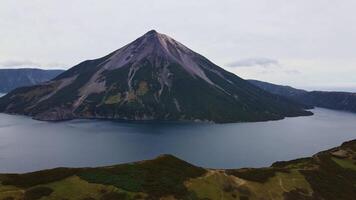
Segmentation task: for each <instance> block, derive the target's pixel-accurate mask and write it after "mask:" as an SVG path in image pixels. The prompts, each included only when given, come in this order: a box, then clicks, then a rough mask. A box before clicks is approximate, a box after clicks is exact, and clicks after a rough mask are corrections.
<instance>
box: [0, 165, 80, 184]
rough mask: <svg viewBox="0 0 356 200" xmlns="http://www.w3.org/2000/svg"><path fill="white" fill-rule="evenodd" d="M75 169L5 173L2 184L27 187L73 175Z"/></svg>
mask: <svg viewBox="0 0 356 200" xmlns="http://www.w3.org/2000/svg"><path fill="white" fill-rule="evenodd" d="M77 171H78V169H69V168H56V169H50V170H43V171H38V172H31V173H26V174H7V175H5V176H4V177H3V181H2V184H3V185H14V186H17V187H24V188H28V187H32V186H36V185H40V184H46V183H51V182H55V181H58V180H62V179H64V178H67V177H69V176H72V175H74V174H75V173H76V172H77Z"/></svg>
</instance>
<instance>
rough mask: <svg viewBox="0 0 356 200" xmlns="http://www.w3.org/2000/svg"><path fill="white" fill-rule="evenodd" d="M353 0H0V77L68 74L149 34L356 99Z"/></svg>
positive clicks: (245, 73)
mask: <svg viewBox="0 0 356 200" xmlns="http://www.w3.org/2000/svg"><path fill="white" fill-rule="evenodd" d="M355 8H356V1H355V0H294V1H288V0H224V1H221V0H215V1H213V0H179V1H178V0H174V1H173V0H151V1H145V0H141V1H137V0H136V1H135V0H130V1H128V0H126V1H119V0H56V1H55V0H31V1H28V0H1V2H0V68H16V67H28V66H39V67H42V68H65V69H67V68H70V67H72V66H73V65H75V64H77V63H79V62H81V61H83V60H86V59H93V58H97V57H101V56H104V55H106V54H108V53H110V52H112V51H114V50H116V49H118V48H120V47H122V46H123V45H125V44H127V43H129V42H131V41H132V40H134V39H136V38H137V37H139V36H141V35H143V34H144V33H145V32H147V31H149V30H150V29H155V30H157V31H158V32H161V33H165V34H167V35H170V36H171V37H173V38H175V39H176V40H178V41H180V42H182V43H183V44H185V45H186V46H188V47H189V48H191V49H193V50H194V51H196V52H198V53H200V54H202V55H204V56H206V57H207V58H209V59H210V60H211V61H213V62H214V63H216V64H218V65H219V66H221V67H223V68H225V69H226V70H229V71H232V72H234V73H235V74H237V75H239V76H241V77H242V78H252V79H259V80H265V81H270V82H273V83H279V84H288V85H292V86H295V87H300V88H306V89H343V90H355V91H356V14H355Z"/></svg>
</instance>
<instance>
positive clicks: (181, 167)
mask: <svg viewBox="0 0 356 200" xmlns="http://www.w3.org/2000/svg"><path fill="white" fill-rule="evenodd" d="M204 173H205V170H204V169H202V168H199V167H195V166H193V165H191V164H189V163H187V162H184V161H182V160H179V159H177V158H175V157H173V156H163V157H159V158H157V159H155V160H151V161H144V162H142V163H136V164H124V165H118V166H113V167H110V168H100V169H92V170H87V171H85V172H83V173H80V174H79V176H80V177H81V178H82V179H84V180H86V181H88V182H92V183H100V184H106V185H114V186H116V187H118V188H122V189H125V190H128V191H132V192H145V193H147V194H149V195H150V196H152V197H161V196H165V195H170V194H171V195H175V196H177V197H182V196H184V195H186V194H187V193H188V191H187V190H186V188H185V186H184V184H183V183H184V181H186V180H187V179H189V178H194V177H199V176H201V175H202V174H204Z"/></svg>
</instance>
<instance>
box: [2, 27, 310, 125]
mask: <svg viewBox="0 0 356 200" xmlns="http://www.w3.org/2000/svg"><path fill="white" fill-rule="evenodd" d="M303 108H304V107H303V106H301V105H299V104H295V103H293V102H291V101H289V100H287V99H285V98H283V97H280V96H277V95H272V94H270V93H268V92H265V91H263V90H261V89H259V88H257V87H255V86H253V85H252V84H250V83H248V82H247V81H245V80H243V79H241V78H239V77H238V76H236V75H234V74H232V73H230V72H227V71H225V70H224V69H222V68H220V67H218V66H217V65H215V64H214V63H212V62H211V61H209V60H208V59H206V58H205V57H203V56H201V55H199V54H198V53H196V52H194V51H192V50H190V49H189V48H187V47H186V46H184V45H183V44H181V43H179V42H177V41H175V40H174V39H172V38H171V37H169V36H167V35H164V34H160V33H157V32H156V31H154V30H152V31H149V32H147V33H146V34H144V35H143V36H142V37H140V38H138V39H136V40H135V41H133V42H131V43H130V44H128V45H126V46H124V47H122V48H120V49H118V50H116V51H114V52H113V53H111V54H109V55H107V56H104V57H102V58H99V59H95V60H87V61H84V62H82V63H80V64H78V65H77V66H74V67H73V68H71V69H69V70H68V71H66V72H64V73H62V74H61V75H60V76H58V77H56V78H55V79H54V80H52V81H51V82H47V83H45V84H40V85H36V86H32V87H24V88H19V89H17V90H15V91H13V92H11V93H9V94H8V95H6V96H5V97H3V98H1V99H0V112H6V113H16V114H24V115H29V116H32V117H34V118H35V119H39V120H49V121H50V120H53V121H56V120H68V119H74V118H104V119H127V120H189V121H212V122H221V123H222V122H239V121H264V120H276V119H282V118H284V117H290V116H301V115H311V114H312V113H311V112H309V111H305V110H303Z"/></svg>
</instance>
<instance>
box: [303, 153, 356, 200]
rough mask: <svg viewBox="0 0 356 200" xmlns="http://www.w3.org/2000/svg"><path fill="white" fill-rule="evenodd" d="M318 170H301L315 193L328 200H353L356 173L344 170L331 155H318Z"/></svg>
mask: <svg viewBox="0 0 356 200" xmlns="http://www.w3.org/2000/svg"><path fill="white" fill-rule="evenodd" d="M317 160H318V165H319V167H318V168H317V169H310V170H301V173H302V174H303V175H304V176H305V178H306V180H307V181H308V182H309V183H310V185H311V187H312V189H313V191H314V193H315V194H316V195H318V196H321V197H323V199H328V200H340V199H345V200H353V199H354V197H355V196H356V188H355V185H356V171H354V170H350V169H347V168H343V167H341V166H340V165H338V164H337V163H336V162H334V161H333V160H332V159H331V155H330V154H329V153H320V154H318V155H317Z"/></svg>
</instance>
